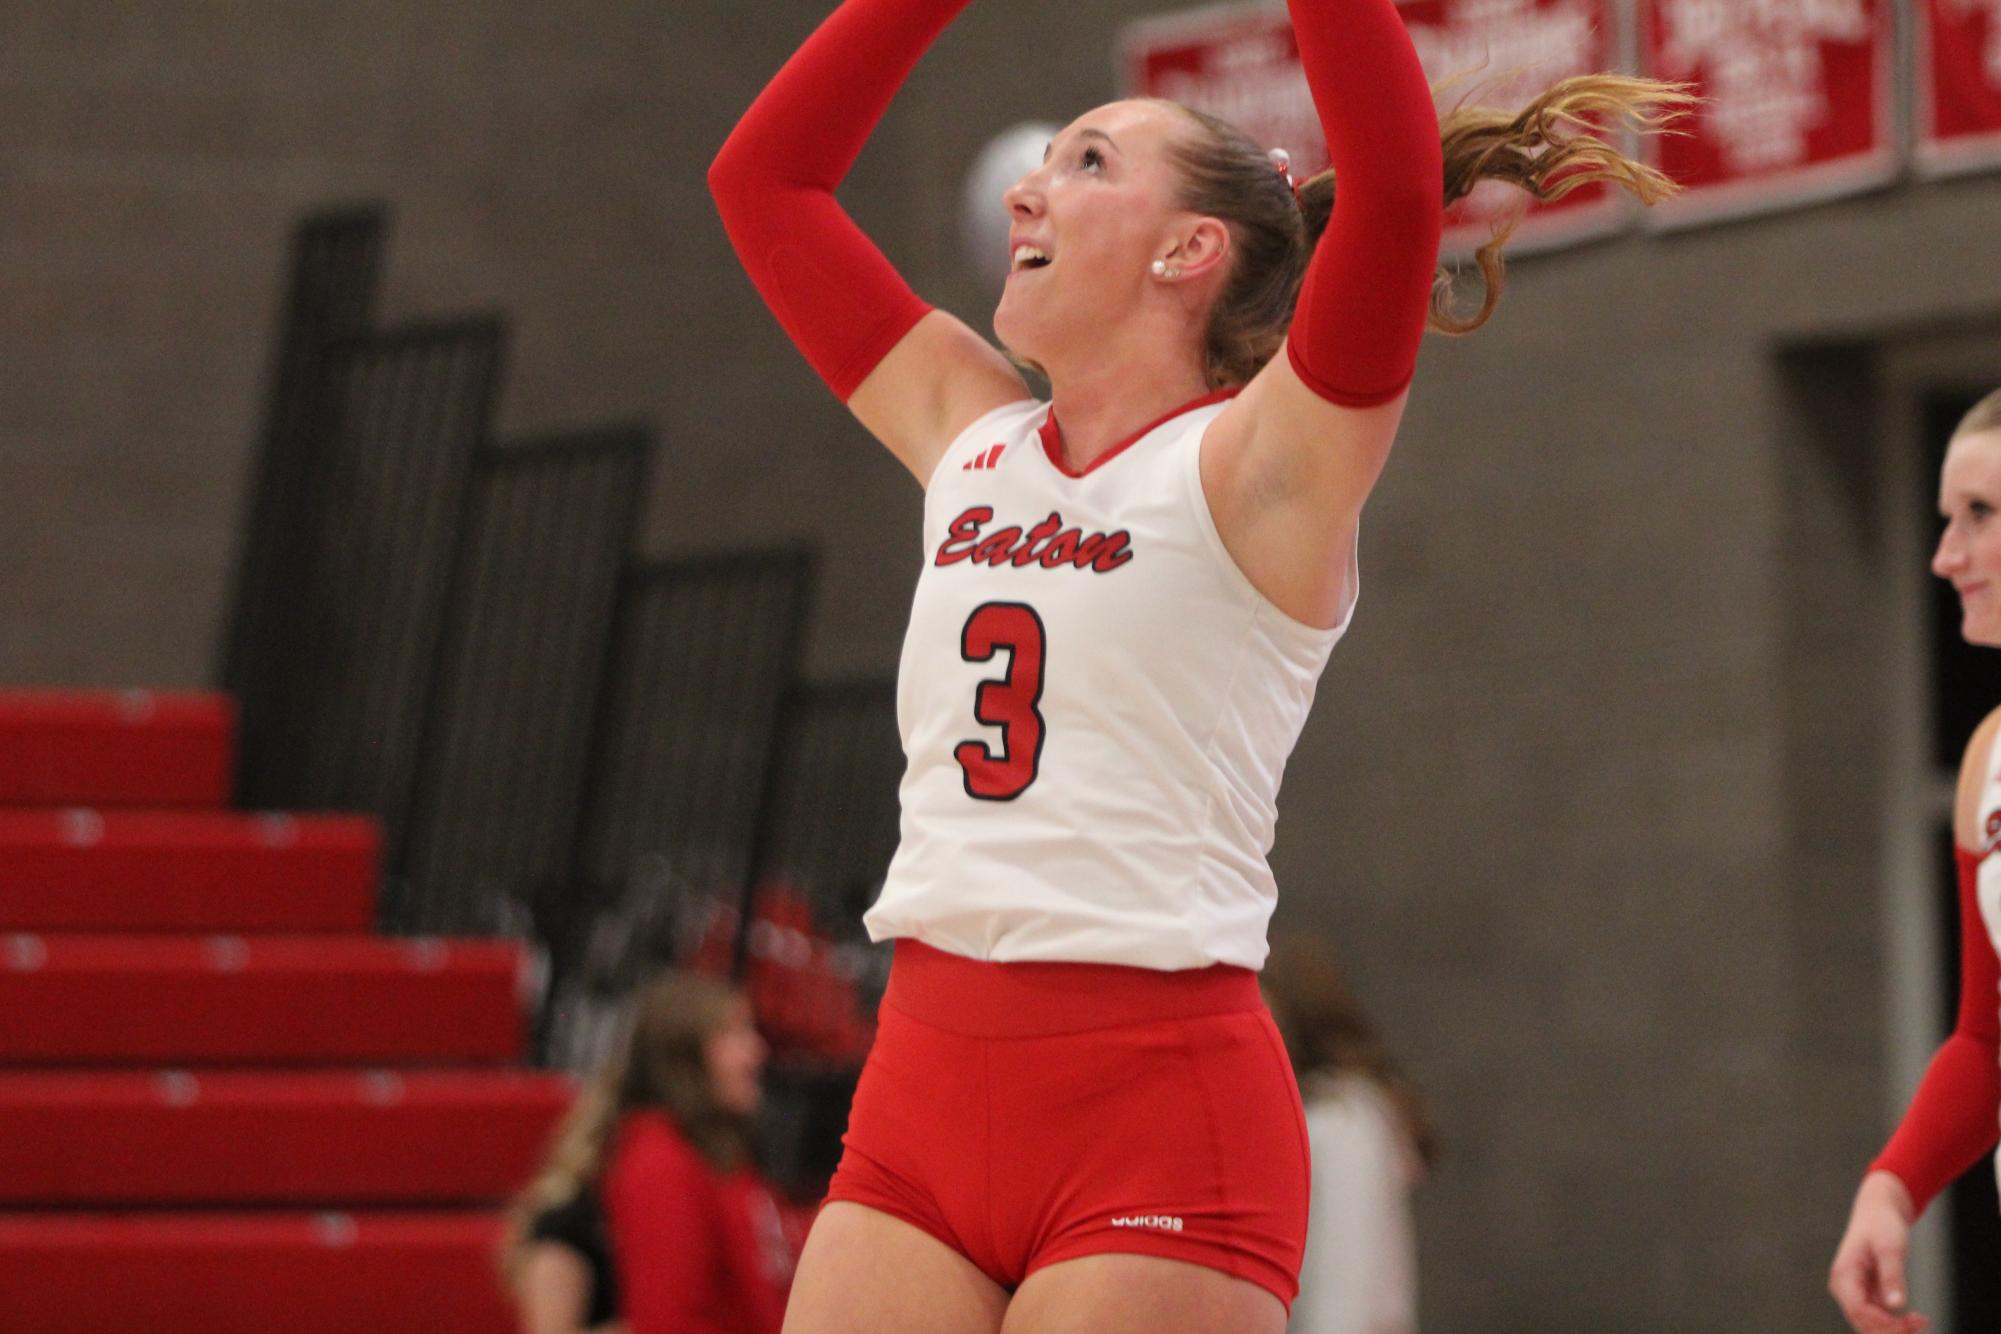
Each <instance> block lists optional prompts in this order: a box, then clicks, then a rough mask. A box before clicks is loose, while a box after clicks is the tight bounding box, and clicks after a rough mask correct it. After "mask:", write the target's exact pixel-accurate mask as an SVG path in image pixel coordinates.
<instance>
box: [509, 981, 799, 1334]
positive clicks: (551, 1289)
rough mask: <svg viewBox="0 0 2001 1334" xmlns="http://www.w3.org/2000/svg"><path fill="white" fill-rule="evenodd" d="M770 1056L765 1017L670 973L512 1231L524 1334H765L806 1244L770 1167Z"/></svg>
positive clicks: (553, 1152)
mask: <svg viewBox="0 0 2001 1334" xmlns="http://www.w3.org/2000/svg"><path fill="white" fill-rule="evenodd" d="M766 1054H767V1051H766V1047H765V1043H764V1039H763V1038H762V1037H761V1036H760V1035H759V1034H758V1031H757V1028H756V1026H755V1025H754V1024H753V1022H752V1019H751V1010H750V1004H749V1001H748V1000H747V999H746V998H745V997H744V996H743V995H741V994H740V993H739V992H737V991H735V990H734V989H732V988H731V987H729V986H727V985H726V984H724V983H721V982H718V981H714V980H711V979H708V978H703V977H697V976H694V975H692V974H686V973H667V974H664V975H662V976H660V977H659V978H658V979H656V980H655V981H653V982H651V983H649V984H648V985H646V986H645V987H643V988H642V989H641V990H640V991H639V992H637V993H636V996H635V999H634V1001H633V1004H632V1008H631V1015H630V1019H629V1021H628V1024H627V1028H626V1036H625V1038H624V1041H623V1042H622V1043H621V1045H620V1046H619V1047H618V1048H617V1049H616V1050H615V1051H614V1053H613V1055H612V1057H611V1058H610V1059H609V1060H608V1061H607V1062H606V1063H605V1064H604V1066H603V1067H602V1069H601V1070H600V1071H599V1073H598V1075H597V1077H596V1078H595V1079H594V1080H593V1081H592V1083H591V1085H590V1087H589V1088H588V1089H587V1090H586V1091H585V1092H584V1094H583V1095H582V1096H581V1097H580V1098H579V1099H578V1100H577V1103H576V1106H575V1107H574V1108H573V1109H572V1111H571V1112H570V1115H569V1116H568V1118H567V1119H566V1120H565V1121H564V1123H563V1125H562V1127H561V1128H560V1129H559V1131H558V1132H557V1134H556V1136H555V1139H554V1142H553V1144H552V1146H551V1148H550V1151H549V1156H548V1159H547V1161H546V1162H545V1163H544V1165H543V1167H542V1170H541V1172H540V1174H539V1175H538V1176H537V1177H536V1178H535V1180H534V1181H533V1182H532V1183H531V1184H530V1185H529V1186H528V1187H527V1189H525V1190H524V1191H523V1192H522V1193H521V1195H520V1196H519V1197H518V1198H517V1199H516V1201H515V1204H514V1208H513V1210H512V1211H511V1213H510V1216H509V1227H508V1234H507V1243H506V1247H507V1249H506V1254H505V1267H506V1272H507V1276H508V1279H509V1281H510V1283H511V1284H512V1285H513V1288H514V1291H515V1295H516V1298H517V1301H518V1303H519V1307H520V1311H521V1327H522V1330H523V1332H524V1334H576V1332H577V1331H582V1330H591V1331H617V1334H668V1332H669V1331H671V1332H672V1334H762V1332H763V1331H776V1330H777V1329H778V1328H779V1326H780V1324H781V1323H782V1321H783V1319H784V1313H785V1296H786V1293H787V1291H788V1290H789V1288H790V1286H791V1279H792V1269H793V1265H794V1263H795V1262H796V1260H797V1257H798V1240H799V1238H800V1237H801V1236H802V1235H803V1228H802V1227H801V1226H800V1225H799V1223H798V1220H796V1219H795V1218H794V1217H793V1215H792V1214H791V1212H790V1211H789V1210H788V1208H787V1207H786V1206H785V1205H784V1204H783V1202H782V1201H781V1200H780V1199H779V1197H778V1195H777V1193H776V1192H775V1191H774V1190H773V1188H772V1187H771V1185H770V1183H769V1182H768V1181H767V1180H766V1179H765V1177H764V1176H763V1174H762V1172H761V1171H760V1169H759V1167H758V1166H757V1163H756V1159H755V1154H754V1151H753V1143H752V1132H751V1123H752V1118H753V1117H754V1116H755V1115H756V1113H757V1109H758V1105H759V1103H760V1101H761V1099H762V1082H761V1081H762V1076H763V1072H764V1063H765V1057H766Z"/></svg>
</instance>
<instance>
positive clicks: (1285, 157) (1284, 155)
mask: <svg viewBox="0 0 2001 1334" xmlns="http://www.w3.org/2000/svg"><path fill="white" fill-rule="evenodd" d="M1265 156H1266V157H1267V158H1269V159H1270V160H1271V165H1272V169H1273V170H1274V171H1276V172H1277V173H1278V174H1279V178H1280V179H1281V180H1283V181H1284V182H1285V188H1286V189H1288V190H1290V191H1292V197H1293V198H1294V199H1295V200H1297V199H1298V198H1299V182H1298V181H1296V180H1294V179H1293V177H1292V154H1290V153H1288V152H1286V151H1285V150H1284V149H1283V148H1274V149H1272V150H1271V152H1269V153H1266V154H1265Z"/></svg>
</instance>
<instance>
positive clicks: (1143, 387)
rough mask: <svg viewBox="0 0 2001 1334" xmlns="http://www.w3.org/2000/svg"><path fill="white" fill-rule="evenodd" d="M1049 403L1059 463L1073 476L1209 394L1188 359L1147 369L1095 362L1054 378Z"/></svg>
mask: <svg viewBox="0 0 2001 1334" xmlns="http://www.w3.org/2000/svg"><path fill="white" fill-rule="evenodd" d="M1049 391H1050V402H1051V404H1052V406H1053V407H1054V409H1055V412H1056V421H1057V423H1058V425H1059V426H1061V428H1062V432H1063V461H1064V463H1065V465H1067V466H1068V467H1070V468H1071V469H1073V470H1074V471H1077V472H1082V471H1083V470H1084V469H1086V468H1088V467H1090V466H1091V463H1092V462H1093V460H1095V459H1097V458H1098V456H1099V455H1101V454H1103V453H1105V452H1106V451H1107V450H1109V449H1111V448H1112V447H1113V446H1115V445H1117V444H1118V443H1119V442H1120V441H1122V440H1125V439H1128V438H1129V437H1131V435H1132V433H1133V432H1135V431H1138V430H1140V429H1142V428H1144V427H1145V426H1146V425H1147V424H1148V423H1149V422H1155V421H1158V420H1160V419H1161V418H1162V417H1165V416H1166V415H1167V414H1168V413H1170V412H1173V411H1174V410H1175V409H1176V408H1178V407H1180V406H1181V405H1182V404H1184V403H1192V402H1194V401H1195V400H1196V399H1198V398H1201V397H1202V396H1203V395H1204V394H1207V393H1208V392H1209V385H1208V383H1207V381H1206V380H1204V379H1203V375H1202V368H1201V366H1200V365H1199V364H1196V363H1195V362H1194V361H1193V360H1192V359H1189V358H1186V357H1167V356H1163V357H1160V358H1158V359H1156V360H1154V361H1153V362H1151V363H1149V362H1148V361H1146V360H1143V359H1141V360H1136V359H1133V358H1124V357H1097V358H1093V359H1092V360H1091V362H1090V363H1089V364H1087V365H1084V366H1081V367H1078V368H1077V369H1076V370H1075V371H1072V372H1070V373H1066V374H1060V375H1058V374H1052V375H1051V377H1050V384H1049Z"/></svg>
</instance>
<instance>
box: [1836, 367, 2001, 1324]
mask: <svg viewBox="0 0 2001 1334" xmlns="http://www.w3.org/2000/svg"><path fill="white" fill-rule="evenodd" d="M1938 507H1939V513H1940V514H1941V515H1942V516H1943V517H1944V519H1945V532H1944V533H1943V534H1941V535H1940V537H1939V543H1938V552H1937V554H1936V555H1934V556H1933V557H1932V573H1934V574H1936V575H1937V576H1938V577H1939V578H1941V579H1948V580H1950V581H1951V582H1952V586H1953V587H1954V588H1955V589H1956V590H1957V591H1958V593H1959V597H1960V607H1961V619H1960V633H1961V634H1962V635H1964V636H1965V637H1966V640H1967V642H1968V643H1973V644H1983V645H1986V646H1988V647H1992V648H2001V519H1997V518H1996V514H1997V512H2001V391H1997V392H1996V393H1993V394H1989V395H1988V396H1987V397H1986V398H1984V399H1982V400H1981V401H1980V402H1979V403H1977V404H1975V405H1974V408H1973V410H1972V411H1971V412H1969V413H1968V414H1967V415H1966V417H1965V418H1964V419H1963V420H1962V421H1961V422H1960V424H1959V427H1958V429H1957V430H1955V431H1954V432H1953V435H1952V440H1951V443H1950V444H1948V446H1947V447H1946V452H1945V465H1944V467H1943V468H1942V469H1941V470H1940V473H1939V497H1938ZM1997 734H2001V710H1997V711H1995V712H1994V713H1991V714H1989V715H1988V716H1987V720H1986V721H1985V722H1983V723H1981V725H1980V726H1979V727H1978V728H1977V729H1975V731H1974V733H1973V738H1972V740H1970V741H1969V742H1967V746H1966V756H1965V758H1964V760H1962V762H1961V764H1960V770H1959V793H1958V796H1957V798H1956V799H1955V801H1954V803H1953V818H1952V827H1953V841H1954V843H1955V847H1954V849H1953V850H1954V853H1955V854H1956V855H1955V860H1956V861H1957V862H1958V865H1959V935H1960V975H1959V1019H1958V1022H1957V1024H1956V1025H1955V1026H1954V1028H1953V1032H1952V1035H1951V1036H1950V1037H1948V1038H1947V1039H1946V1040H1945V1043H1944V1045H1942V1046H1941V1047H1940V1048H1939V1049H1938V1053H1937V1055H1935V1056H1933V1057H1932V1061H1931V1065H1930V1066H1929V1067H1927V1068H1926V1070H1925V1077H1924V1081H1923V1082H1922V1083H1920V1084H1919V1085H1918V1091H1917V1095H1916V1096H1915V1097H1913V1098H1912V1099H1911V1105H1910V1108H1909V1110H1908V1111H1906V1112H1905V1113H1904V1119H1903V1122H1902V1123H1901V1124H1900V1125H1899V1126H1898V1127H1897V1132H1896V1134H1894V1135H1893V1136H1891V1138H1890V1142H1889V1144H1888V1145H1887V1146H1886V1147H1885V1148H1884V1150H1883V1152H1882V1154H1881V1156H1880V1157H1878V1158H1877V1159H1876V1162H1875V1163H1874V1164H1873V1165H1872V1166H1871V1167H1870V1169H1869V1172H1868V1174H1867V1175H1866V1176H1864V1177H1863V1178H1862V1185H1861V1187H1860V1188H1859V1189H1858V1190H1857V1191H1856V1193H1855V1205H1854V1208H1853V1209H1852V1210H1851V1211H1850V1213H1849V1216H1848V1230H1847V1232H1846V1233H1845V1234H1844V1235H1843V1236H1842V1238H1841V1244H1840V1247H1839V1248H1838V1249H1837V1250H1836V1251H1835V1255H1834V1264H1833V1267H1832V1269H1831V1270H1830V1272H1829V1274H1828V1284H1827V1286H1828V1290H1829V1291H1830V1292H1832V1293H1833V1294H1834V1300H1835V1301H1836V1302H1838V1303H1840V1305H1841V1313H1842V1314H1843V1315H1845V1316H1847V1317H1848V1323H1849V1324H1851V1325H1853V1326H1854V1327H1855V1328H1856V1329H1857V1330H1859V1331H1861V1332H1862V1334H1916V1331H1918V1330H1921V1329H1923V1328H1925V1326H1926V1325H1927V1324H1928V1323H1929V1321H1927V1320H1926V1319H1925V1317H1924V1316H1922V1315H1918V1314H1916V1313H1915V1312H1910V1311H1907V1310H1906V1309H1905V1306H1906V1303H1907V1302H1908V1300H1909V1295H1908V1292H1907V1291H1906V1288H1905V1284H1904V1262H1905V1259H1906V1257H1907V1256H1908V1254H1909V1252H1910V1244H1911V1225H1912V1224H1913V1223H1915V1222H1916V1221H1917V1218H1918V1215H1919V1214H1921V1213H1923V1212H1924V1209H1925V1206H1926V1205H1927V1204H1929V1203H1930V1202H1931V1200H1932V1198H1933V1197H1934V1196H1936V1195H1937V1194H1938V1193H1939V1192H1940V1191H1941V1190H1943V1189H1944V1188H1945V1187H1946V1186H1947V1185H1948V1184H1950V1183H1951V1181H1952V1179H1953V1178H1954V1177H1957V1176H1958V1175H1959V1174H1960V1173H1961V1172H1964V1171H1965V1170H1966V1169H1967V1168H1969V1167H1971V1166H1972V1165H1973V1164H1974V1163H1975V1162H1977V1161H1979V1160H1980V1159H1981V1158H1983V1157H1984V1156H1986V1155H1987V1154H1988V1153H1990V1152H1992V1150H1993V1149H1994V1145H1995V1142H1996V1140H1997V1139H2001V1008H1997V1007H2001V966H1997V963H1996V956H1995V947H1996V942H1997V941H2001V861H1996V860H1995V858H1994V855H1993V854H1994V850H1995V848H1996V847H2001V749H1997V748H1996V746H1995V744H1994V739H1995V737H1996V735H1997ZM1997 1262H2001V1257H1997Z"/></svg>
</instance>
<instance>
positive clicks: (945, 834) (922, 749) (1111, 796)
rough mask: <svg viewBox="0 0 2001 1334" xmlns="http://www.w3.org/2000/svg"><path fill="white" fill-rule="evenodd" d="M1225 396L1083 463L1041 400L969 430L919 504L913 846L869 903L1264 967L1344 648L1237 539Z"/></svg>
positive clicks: (926, 936)
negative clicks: (1316, 694) (1311, 745)
mask: <svg viewBox="0 0 2001 1334" xmlns="http://www.w3.org/2000/svg"><path fill="white" fill-rule="evenodd" d="M1222 397H1223V396H1221V395H1216V396H1211V397H1210V398H1206V399H1200V400H1197V402H1195V403H1193V404H1190V405H1188V406H1187V407H1185V408H1183V409H1182V410H1181V411H1179V412H1178V413H1175V414H1173V415H1170V416H1169V417H1167V418H1165V419H1163V420H1162V421H1160V422H1157V423H1155V424H1154V425H1153V426H1151V427H1149V428H1147V429H1146V430H1144V431H1142V432H1140V433H1139V434H1138V435H1137V436H1135V437H1133V438H1132V439H1130V440H1128V441H1126V442H1125V443H1124V444H1122V445H1121V446H1119V447H1117V448H1115V449H1113V450H1111V451H1108V452H1107V453H1106V454H1104V455H1103V456H1102V457H1100V458H1099V459H1097V460H1096V461H1095V462H1094V463H1093V464H1092V466H1091V467H1090V468H1088V469H1087V470H1086V471H1085V472H1083V473H1082V474H1075V473H1071V472H1069V471H1068V470H1067V469H1065V468H1064V467H1063V465H1062V463H1061V457H1062V455H1061V448H1060V444H1059V441H1058V437H1057V436H1056V434H1055V431H1054V427H1053V423H1051V421H1050V411H1049V407H1048V405H1047V404H1044V403H1039V402H1034V401H1024V402H1020V403H1014V404H1010V405H1008V406H1007V407H1004V408H1000V409H998V410H996V411H994V412H991V413H989V414H988V415H987V416H985V417H983V418H981V419H980V420H979V421H977V422H975V423H973V425H971V426H970V427H968V428H967V429H966V430H965V431H964V432H963V433H962V434H961V435H960V436H959V437H958V439H956V440H954V441H953V442H952V445H951V446H950V448H948V449H947V450H946V452H945V455H944V457H943V458H942V459H940V461H939V463H938V467H937V471H936V472H935V473H934V474H933V475H932V478H931V483H930V489H929V491H928V493H927V494H926V496H925V501H924V572H923V574H922V576H921V577H920V578H919V579H918V582H917V594H916V598H915V601H914V603H913V605H912V607H911V613H910V627H909V629H908V631H907V632H906V634H905V637H904V642H903V658H902V663H901V667H900V669H899V677H898V685H897V716H898V723H899V725H900V727H901V730H902V733H903V749H904V755H905V759H906V768H905V771H904V776H903V784H902V789H901V797H902V805H903V824H902V843H901V845H900V846H899V847H898V849H897V852H896V858H895V860H894V861H893V862H892V863H891V865H890V869H889V877H888V880H887V882H886V883H885V884H884V886H883V890H882V895H881V897H880V898H879V899H878V901H877V902H876V905H875V906H874V907H873V908H872V909H870V910H869V912H868V915H867V916H866V917H865V918H864V921H865V922H866V923H867V926H868V930H869V935H870V936H871V937H872V938H873V939H876V940H884V939H888V938H890V937H894V936H908V937H915V938H916V939H918V940H921V941H923V942H924V943H926V944H928V945H931V946H934V947H936V948H938V949H941V950H947V951H949V952H951V953H954V954H960V955H964V956H967V957H970V958H974V959H991V960H1004V961H1019V960H1070V961H1081V962H1096V963H1116V964H1131V965H1136V966H1139V967H1145V968H1158V969H1182V968H1200V967H1205V966H1207V965H1209V964H1212V963H1228V964H1237V965H1240V966H1242V967H1246V968H1256V967H1258V966H1260V965H1261V964H1263V962H1264V958H1265V951H1266V946H1265V926H1266V923H1267V922H1268V921H1269V920H1270V918H1271V912H1272V908H1273V905H1274V903H1275V902H1276V899H1277V890H1276V887H1275V886H1274V884H1273V881H1272V874H1271V869H1270V867H1269V866H1267V865H1266V862H1265V856H1266V854H1267V853H1268V852H1269V851H1270V849H1271V844H1272V835H1273V826H1274V824H1275V822H1276V819H1277V810H1276V802H1277V797H1278V788H1279V780H1280V778H1281V776H1282V775H1283V773H1284V771H1285V761H1286V758H1287V756H1288V755H1290V754H1291V752H1292V747H1293V743H1294V742H1296V741H1297V740H1298V739H1299V732H1300V729H1301V728H1302V727H1303V726H1304V725H1305V722H1306V714H1307V710H1308V709H1309V708H1310V707H1311V706H1312V703H1313V690H1314V685H1315V683H1316V681H1317V680H1318V679H1319V675H1320V669H1321V668H1322V667H1323V666H1324V665H1325V664H1326V661H1327V655H1328V653H1329V652H1330V651H1331V650H1332V649H1333V647H1334V644H1335V642H1336V641H1337V640H1339V639H1340V637H1341V634H1342V631H1343V630H1345V629H1346V627H1347V622H1348V616H1349V615H1350V614H1351V613H1352V608H1353V596H1354V591H1355V588H1356V571H1355V566H1354V555H1353V553H1352V552H1350V555H1349V566H1348V597H1347V599H1346V605H1347V607H1348V609H1349V610H1348V611H1347V612H1344V614H1343V616H1342V621H1341V624H1340V625H1339V626H1337V627H1335V628H1333V629H1330V630H1322V629H1316V628H1313V627H1311V626H1307V625H1304V624H1301V623H1300V622H1298V621H1295V620H1293V619H1291V618H1290V617H1288V616H1286V615H1285V614H1284V613H1283V612H1281V611H1279V610H1278V609H1277V608H1276V607H1274V606H1273V605H1272V604H1271V603H1270V602H1269V601H1268V600H1267V599H1266V598H1265V597H1264V596H1262V595H1261V594H1260V593H1259V592H1258V591H1257V590H1256V589H1255V588H1254V587H1252V585H1251V583H1250V581H1249V580H1248V579H1247V578H1246V577H1245V576H1244V574H1243V572H1242V571H1241V570H1239V569H1238V568H1237V565H1236V563H1235V561H1234V560H1233V559H1232V558H1231V557H1230V555H1229V553H1228V551H1226V550H1225V549H1224V546H1223V542H1222V539H1221V538H1220V537H1219V536H1218V534H1217V532H1216V525H1215V522H1214V520H1213V519H1212V518H1211V516H1210V513H1209V506H1208V502H1207V500H1206V499H1205V498H1204V496H1203V492H1202V482H1201V477H1200V475H1199V472H1198V464H1199V457H1200V447H1201V442H1202V434H1203V432H1204V430H1206V429H1207V427H1208V425H1209V423H1210V422H1212V421H1214V420H1215V419H1216V417H1217V416H1218V415H1219V414H1220V413H1221V412H1222V411H1223V407H1224V404H1223V403H1222V401H1221V399H1222Z"/></svg>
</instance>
